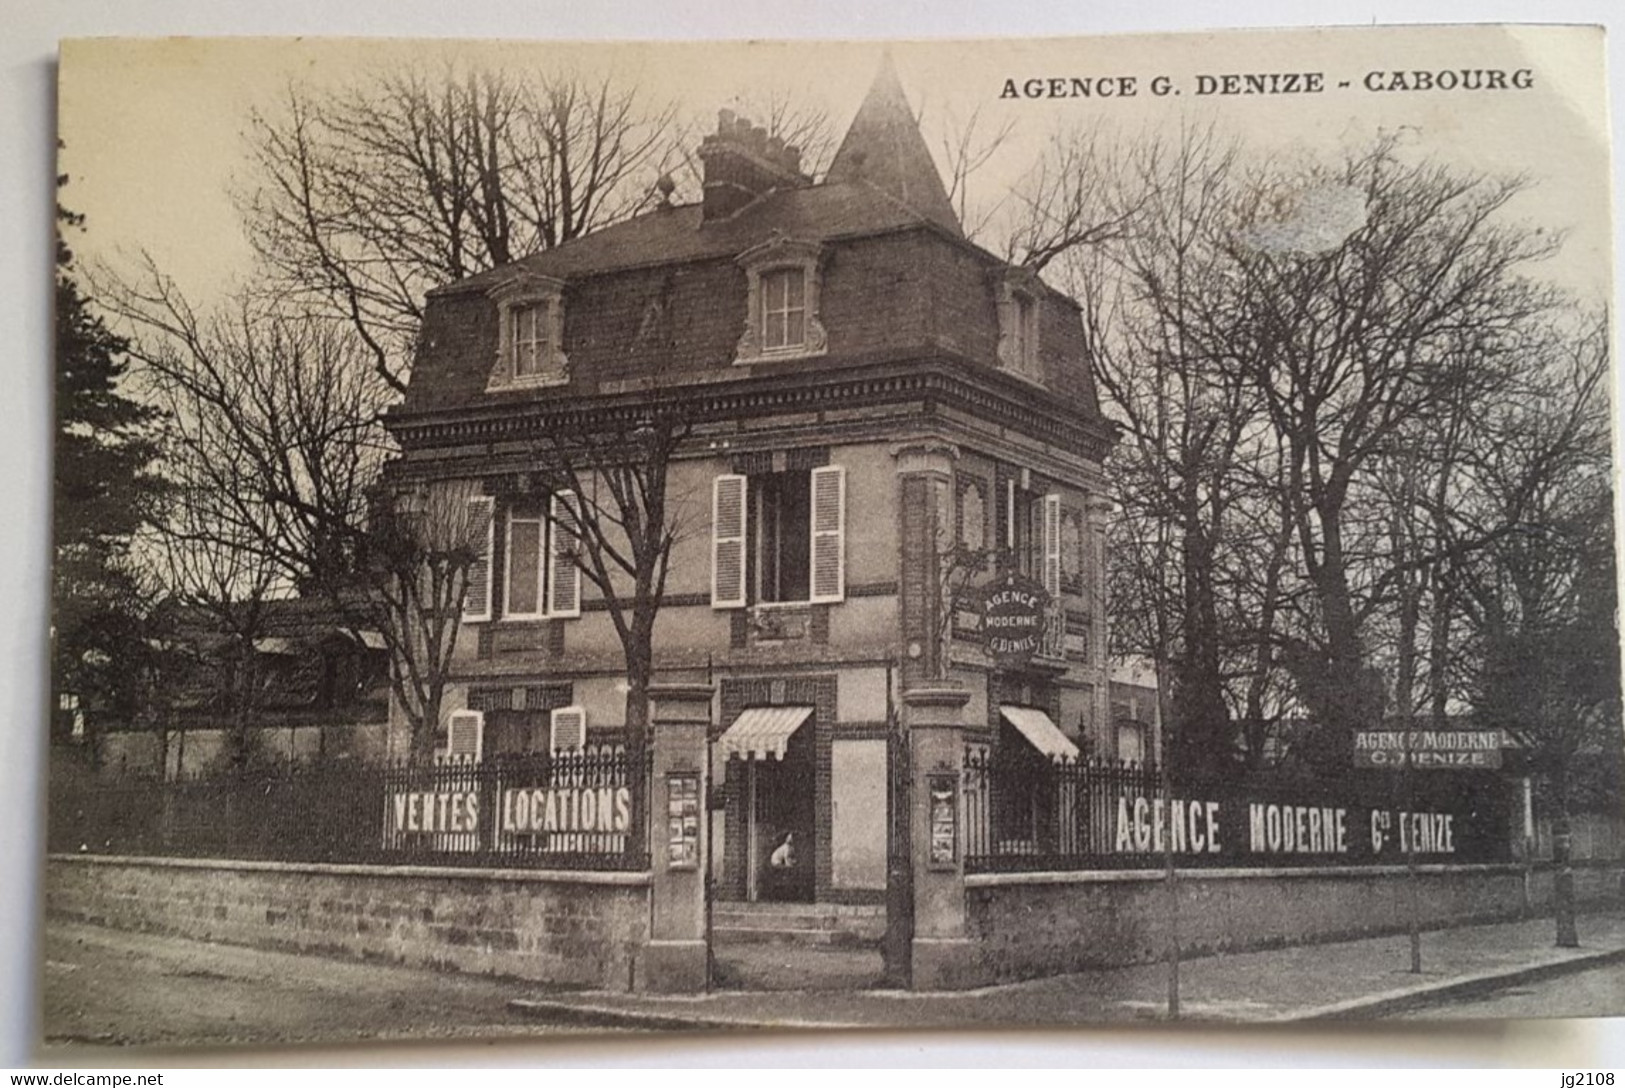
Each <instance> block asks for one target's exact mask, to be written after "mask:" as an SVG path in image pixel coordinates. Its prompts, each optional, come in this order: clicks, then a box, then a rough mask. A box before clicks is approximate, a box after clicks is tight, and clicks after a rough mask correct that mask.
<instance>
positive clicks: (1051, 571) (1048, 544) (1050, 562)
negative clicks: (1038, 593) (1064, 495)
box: [1044, 495, 1061, 597]
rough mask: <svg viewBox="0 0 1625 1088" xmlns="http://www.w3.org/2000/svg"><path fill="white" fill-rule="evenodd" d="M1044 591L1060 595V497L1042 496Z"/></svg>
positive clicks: (1052, 595)
mask: <svg viewBox="0 0 1625 1088" xmlns="http://www.w3.org/2000/svg"><path fill="white" fill-rule="evenodd" d="M1044 591H1045V592H1046V593H1048V594H1049V595H1050V596H1051V597H1059V596H1060V595H1061V496H1059V495H1045V496H1044Z"/></svg>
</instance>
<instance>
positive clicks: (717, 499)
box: [711, 474, 745, 608]
mask: <svg viewBox="0 0 1625 1088" xmlns="http://www.w3.org/2000/svg"><path fill="white" fill-rule="evenodd" d="M744 606H745V477H743V476H734V475H726V474H725V475H721V476H718V477H717V478H716V479H715V480H713V481H712V483H711V607H712V608H743V607H744Z"/></svg>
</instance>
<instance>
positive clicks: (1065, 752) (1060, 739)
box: [999, 706, 1078, 759]
mask: <svg viewBox="0 0 1625 1088" xmlns="http://www.w3.org/2000/svg"><path fill="white" fill-rule="evenodd" d="M999 713H1000V714H1002V715H1004V720H1005V721H1007V722H1009V723H1010V724H1011V725H1013V726H1015V727H1016V732H1018V733H1020V734H1021V735H1022V736H1024V737H1026V738H1027V742H1028V743H1029V744H1031V745H1032V746H1033V747H1034V748H1037V749H1038V751H1039V754H1040V755H1045V756H1048V757H1049V758H1050V759H1077V758H1078V746H1077V745H1076V744H1073V743H1072V742H1071V741H1070V740H1068V739H1067V736H1066V734H1065V733H1063V732H1061V730H1060V728H1059V727H1057V726H1056V724H1055V723H1054V722H1053V721H1051V720H1050V716H1049V715H1048V714H1045V713H1044V712H1043V711H1042V710H1034V709H1033V708H1032V707H1030V706H1001V707H999Z"/></svg>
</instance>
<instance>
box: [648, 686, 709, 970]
mask: <svg viewBox="0 0 1625 1088" xmlns="http://www.w3.org/2000/svg"><path fill="white" fill-rule="evenodd" d="M711 692H712V688H711V686H710V685H709V684H651V685H650V686H649V722H650V726H651V732H652V734H653V738H652V739H653V751H652V760H651V767H650V770H651V774H650V780H649V867H650V870H651V871H650V874H649V879H650V884H649V906H650V910H649V943H648V944H647V945H646V946H645V947H644V955H643V972H642V975H643V977H642V979H641V983H642V987H641V988H642V989H645V990H649V991H652V992H655V993H700V992H703V991H704V990H705V988H706V986H707V983H708V976H709V970H708V960H709V952H708V949H707V946H706V933H705V872H706V866H708V865H709V864H710V859H709V858H707V857H706V856H705V849H706V838H707V836H706V834H705V821H706V819H707V813H706V803H705V799H706V795H707V790H708V789H709V788H710V783H709V782H708V781H707V779H708V777H709V774H710V768H709V766H707V764H708V762H709V760H708V759H707V744H708V736H709V730H710V726H711Z"/></svg>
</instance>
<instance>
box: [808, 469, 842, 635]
mask: <svg viewBox="0 0 1625 1088" xmlns="http://www.w3.org/2000/svg"><path fill="white" fill-rule="evenodd" d="M845 599H846V470H845V469H844V468H842V467H841V466H840V465H829V466H827V467H825V468H815V469H813V470H812V600H813V602H814V603H815V604H824V603H831V602H835V601H842V600H845Z"/></svg>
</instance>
